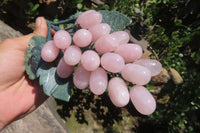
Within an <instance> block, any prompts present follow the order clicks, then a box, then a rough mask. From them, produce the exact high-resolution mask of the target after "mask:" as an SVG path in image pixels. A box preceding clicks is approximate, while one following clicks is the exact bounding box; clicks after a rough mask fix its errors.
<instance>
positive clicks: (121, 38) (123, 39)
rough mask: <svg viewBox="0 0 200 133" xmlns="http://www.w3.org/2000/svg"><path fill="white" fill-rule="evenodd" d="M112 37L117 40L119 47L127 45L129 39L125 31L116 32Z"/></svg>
mask: <svg viewBox="0 0 200 133" xmlns="http://www.w3.org/2000/svg"><path fill="white" fill-rule="evenodd" d="M112 35H114V36H115V37H116V38H117V40H118V42H119V45H121V44H126V43H128V42H129V39H130V37H129V34H128V33H127V32H126V31H116V32H113V33H112Z"/></svg>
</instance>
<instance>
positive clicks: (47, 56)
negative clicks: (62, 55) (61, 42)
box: [41, 40, 59, 62]
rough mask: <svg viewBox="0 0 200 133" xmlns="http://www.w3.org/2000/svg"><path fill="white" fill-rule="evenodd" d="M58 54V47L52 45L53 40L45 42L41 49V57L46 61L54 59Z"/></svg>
mask: <svg viewBox="0 0 200 133" xmlns="http://www.w3.org/2000/svg"><path fill="white" fill-rule="evenodd" d="M58 54H59V49H58V48H57V47H56V46H55V45H54V43H53V41H52V40H51V41H48V42H46V43H45V45H44V47H43V48H42V51H41V57H42V59H43V60H44V61H46V62H52V61H54V60H55V59H56V58H57V56H58Z"/></svg>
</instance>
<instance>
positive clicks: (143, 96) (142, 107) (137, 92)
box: [130, 85, 156, 115]
mask: <svg viewBox="0 0 200 133" xmlns="http://www.w3.org/2000/svg"><path fill="white" fill-rule="evenodd" d="M130 98H131V101H132V103H133V105H134V106H135V108H136V110H137V111H138V112H140V113H141V114H143V115H150V114H152V113H153V112H154V111H155V109H156V101H155V99H154V98H153V96H152V95H151V93H150V92H149V91H148V90H147V89H146V88H145V87H143V86H140V85H135V86H133V87H132V88H131V90H130Z"/></svg>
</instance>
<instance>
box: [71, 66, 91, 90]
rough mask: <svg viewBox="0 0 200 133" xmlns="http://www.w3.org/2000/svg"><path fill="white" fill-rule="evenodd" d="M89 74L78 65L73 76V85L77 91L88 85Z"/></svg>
mask: <svg viewBox="0 0 200 133" xmlns="http://www.w3.org/2000/svg"><path fill="white" fill-rule="evenodd" d="M89 79H90V72H89V71H87V70H85V69H84V68H83V66H82V65H79V66H78V67H77V68H76V70H75V72H74V76H73V82H74V85H75V86H76V87H77V88H78V89H85V88H86V87H88V85H89Z"/></svg>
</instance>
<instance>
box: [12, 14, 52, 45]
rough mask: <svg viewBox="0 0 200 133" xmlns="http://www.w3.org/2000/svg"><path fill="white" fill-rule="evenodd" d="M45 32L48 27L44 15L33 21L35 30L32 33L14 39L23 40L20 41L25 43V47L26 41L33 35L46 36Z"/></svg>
mask: <svg viewBox="0 0 200 133" xmlns="http://www.w3.org/2000/svg"><path fill="white" fill-rule="evenodd" d="M47 32H48V27H47V23H46V20H45V19H44V17H38V18H37V19H36V21H35V30H34V31H33V33H30V34H28V35H25V36H22V37H19V38H16V39H17V40H23V42H22V41H21V43H23V44H24V45H26V47H28V43H29V41H30V39H31V38H32V37H33V36H36V35H41V36H44V37H47Z"/></svg>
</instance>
